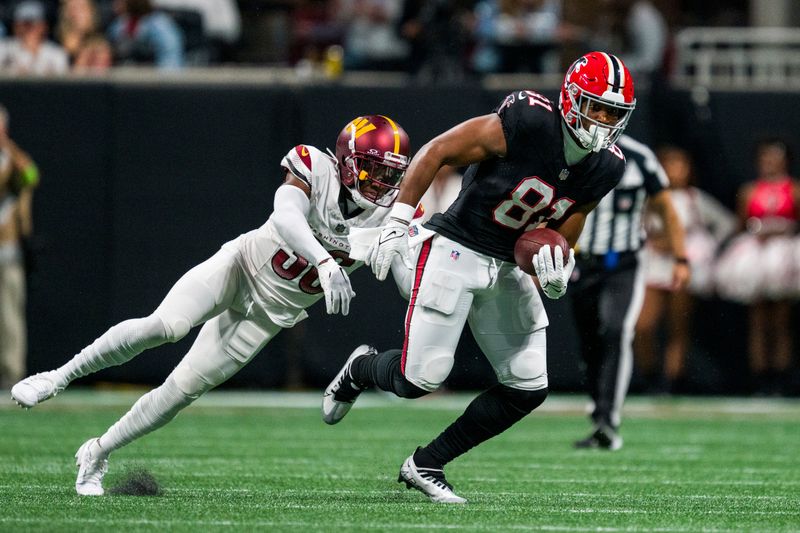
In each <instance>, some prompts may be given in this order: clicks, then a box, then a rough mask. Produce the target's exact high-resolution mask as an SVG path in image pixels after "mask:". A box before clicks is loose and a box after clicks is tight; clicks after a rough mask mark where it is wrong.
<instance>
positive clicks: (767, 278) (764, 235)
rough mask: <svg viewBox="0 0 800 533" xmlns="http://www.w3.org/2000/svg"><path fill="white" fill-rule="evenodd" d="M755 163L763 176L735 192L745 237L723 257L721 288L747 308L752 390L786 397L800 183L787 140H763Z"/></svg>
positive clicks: (796, 294)
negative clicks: (791, 171) (793, 173)
mask: <svg viewBox="0 0 800 533" xmlns="http://www.w3.org/2000/svg"><path fill="white" fill-rule="evenodd" d="M755 159H756V170H757V173H758V175H757V178H756V179H755V180H754V181H752V182H749V183H746V184H744V185H742V187H741V188H740V189H739V192H738V194H737V203H738V205H737V214H738V219H739V230H740V234H739V236H737V237H736V238H735V239H734V240H733V241H732V242H731V243H730V244H729V246H728V247H727V248H726V249H725V252H724V253H723V255H722V257H721V258H720V261H719V265H718V266H717V269H716V275H717V285H718V291H719V292H720V294H721V295H722V296H723V297H726V298H729V299H732V300H735V301H738V302H740V303H744V304H747V305H748V319H749V339H748V354H749V355H748V363H749V366H750V373H751V376H750V377H751V380H752V383H751V390H752V392H754V393H757V394H781V393H784V392H787V391H786V388H787V387H788V386H789V384H790V382H789V380H790V375H789V373H790V371H791V364H792V350H793V343H792V335H793V333H794V329H796V328H795V327H793V326H792V324H795V325H796V324H797V322H792V320H791V313H792V303H793V302H796V301H797V299H798V298H800V279H798V278H799V277H800V271H799V270H798V268H797V266H798V264H800V258H798V256H799V255H800V242H799V241H800V237H798V236H797V231H798V227H799V224H800V181H798V180H797V179H795V178H793V177H791V176H790V175H789V164H790V160H791V152H790V150H789V146H788V145H787V144H786V142H785V141H783V140H782V139H778V138H769V139H765V140H762V141H760V142H759V143H758V145H757V147H756V156H755Z"/></svg>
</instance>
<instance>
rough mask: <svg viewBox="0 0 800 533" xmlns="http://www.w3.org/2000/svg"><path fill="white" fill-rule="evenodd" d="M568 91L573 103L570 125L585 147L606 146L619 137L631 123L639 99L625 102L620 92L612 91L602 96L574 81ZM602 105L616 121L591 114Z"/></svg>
mask: <svg viewBox="0 0 800 533" xmlns="http://www.w3.org/2000/svg"><path fill="white" fill-rule="evenodd" d="M566 92H567V94H568V96H569V100H570V104H571V105H570V110H569V112H568V113H567V114H566V116H565V119H566V120H565V122H566V124H567V127H568V128H569V129H570V131H572V133H574V134H575V137H576V138H577V139H578V142H580V143H581V145H582V146H583V147H584V148H586V149H589V150H592V151H593V152H599V151H600V150H603V149H606V148H608V147H609V146H611V145H612V144H614V143H615V142H616V141H617V139H619V136H620V135H622V132H623V131H625V127H626V126H627V125H628V120H630V117H631V111H633V108H634V107H635V106H636V101H635V100H634V102H633V103H630V104H628V103H625V102H624V101H621V100H622V99H621V98H620V97H619V95H618V94H616V93H612V92H608V93H605V94H604V95H603V96H598V95H595V94H592V93H590V92H588V91H586V90H585V89H581V88H580V87H579V86H578V85H577V84H574V83H573V84H571V85H570V86H569V87H568V89H567V91H566ZM576 96H577V97H576ZM601 109H602V110H605V112H606V114H607V115H609V116H610V117H611V118H612V119H613V122H610V123H606V122H601V121H599V120H597V119H594V118H592V117H591V116H590V113H592V112H596V111H600V110H601Z"/></svg>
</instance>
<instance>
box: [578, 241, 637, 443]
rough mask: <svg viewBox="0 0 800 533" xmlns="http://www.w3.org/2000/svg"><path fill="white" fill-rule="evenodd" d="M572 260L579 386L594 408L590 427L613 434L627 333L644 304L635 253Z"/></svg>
mask: <svg viewBox="0 0 800 533" xmlns="http://www.w3.org/2000/svg"><path fill="white" fill-rule="evenodd" d="M614 259H615V260H614V262H613V263H612V262H609V261H607V259H606V258H605V257H604V256H595V255H590V256H580V257H578V258H577V259H576V267H575V272H577V279H575V278H573V281H572V282H571V283H570V287H569V291H568V294H570V295H571V303H572V311H573V314H574V317H575V326H576V329H577V332H578V337H579V341H580V347H581V357H582V359H583V363H584V370H585V375H584V378H585V385H586V387H587V389H588V392H589V395H590V396H591V399H592V401H593V403H594V407H593V409H592V413H591V418H592V421H593V422H594V423H595V425H601V424H603V425H608V426H610V427H611V428H613V429H614V430H616V429H618V428H619V425H620V423H621V416H620V415H621V410H622V404H623V402H624V400H625V395H626V394H627V392H628V385H629V384H630V379H631V374H632V372H633V334H634V328H635V326H636V320H637V319H638V317H639V312H640V311H641V308H642V302H643V300H644V278H643V276H642V273H641V272H640V268H639V261H638V258H637V255H636V253H635V252H628V253H623V254H619V256H616V257H615V258H614Z"/></svg>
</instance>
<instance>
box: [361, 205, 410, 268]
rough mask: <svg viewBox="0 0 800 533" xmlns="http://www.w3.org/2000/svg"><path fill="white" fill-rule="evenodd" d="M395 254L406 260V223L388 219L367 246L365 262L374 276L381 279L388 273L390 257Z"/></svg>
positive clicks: (390, 264) (390, 263)
mask: <svg viewBox="0 0 800 533" xmlns="http://www.w3.org/2000/svg"><path fill="white" fill-rule="evenodd" d="M396 254H399V255H400V257H401V259H403V260H404V261H406V262H407V261H408V224H406V223H403V222H402V221H399V220H394V219H389V223H388V224H386V227H384V228H383V230H382V231H381V233H380V235H378V239H377V240H376V241H375V242H373V243H372V246H370V247H369V250H368V251H367V260H366V263H367V264H368V265H369V266H370V268H372V272H373V273H374V274H375V277H376V278H378V279H379V280H381V281H383V280H385V279H386V276H387V275H388V274H389V268H390V267H391V266H392V258H393V257H394V256H395V255H396Z"/></svg>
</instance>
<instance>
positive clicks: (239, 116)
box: [0, 79, 800, 392]
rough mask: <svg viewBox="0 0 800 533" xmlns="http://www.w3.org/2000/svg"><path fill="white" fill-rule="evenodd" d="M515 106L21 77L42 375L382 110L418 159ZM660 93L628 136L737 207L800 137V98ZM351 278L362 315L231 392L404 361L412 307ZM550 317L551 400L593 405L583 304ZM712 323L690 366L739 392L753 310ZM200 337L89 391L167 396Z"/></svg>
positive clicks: (13, 104)
mask: <svg viewBox="0 0 800 533" xmlns="http://www.w3.org/2000/svg"><path fill="white" fill-rule="evenodd" d="M510 89H513V88H510ZM506 92H507V91H505V90H486V89H484V88H482V87H481V86H479V85H474V86H472V85H466V86H452V87H450V86H446V87H416V86H414V87H409V88H404V89H397V88H389V87H360V88H355V87H344V86H338V85H310V86H293V85H260V84H235V83H231V84H218V83H208V84H197V83H185V84H182V83H169V84H162V85H159V84H148V83H124V82H117V81H113V80H107V81H104V80H97V81H87V80H82V81H78V82H75V81H41V80H8V79H6V80H5V81H3V82H2V83H0V102H2V103H3V104H4V105H5V106H6V107H7V108H8V109H9V111H10V115H11V124H10V129H11V134H12V137H13V138H14V139H15V140H16V141H17V142H18V143H19V144H20V145H21V146H22V147H23V148H24V149H25V150H27V151H28V152H29V153H30V154H32V156H33V158H34V159H35V160H36V162H37V163H38V165H39V167H40V170H41V176H42V181H41V186H40V187H39V190H38V191H37V193H36V198H35V217H34V219H35V234H36V238H35V240H34V245H35V246H34V249H35V258H36V262H35V269H34V271H33V272H32V273H31V275H30V278H29V281H30V284H29V300H28V317H29V358H28V370H29V372H36V371H39V370H43V369H49V368H52V367H54V366H57V365H59V364H61V363H63V362H65V361H66V360H67V359H68V358H69V357H71V356H72V355H73V354H75V353H76V352H77V351H79V350H80V349H81V348H83V347H84V346H85V345H86V344H88V343H90V342H91V341H92V340H93V339H95V338H96V337H97V336H98V335H100V334H101V333H102V332H103V331H105V329H107V328H108V327H110V326H111V325H113V324H115V323H117V322H119V321H121V320H123V319H126V318H132V317H137V316H143V315H147V314H149V313H150V312H151V311H152V310H153V309H154V308H155V307H156V306H157V305H158V303H159V302H160V300H161V298H162V297H163V296H164V295H165V294H166V292H167V291H168V290H169V288H170V287H171V285H172V284H173V283H174V282H175V280H177V278H178V277H179V276H180V275H181V274H183V273H184V272H185V271H186V270H188V269H189V268H191V267H192V266H194V265H195V264H197V263H199V262H200V261H202V260H204V259H205V258H207V257H209V256H210V255H211V254H213V253H214V252H215V251H216V250H217V249H218V248H219V246H220V245H222V244H223V243H224V242H225V241H227V240H229V239H232V238H234V237H236V236H237V235H239V234H240V233H243V232H245V231H248V230H250V229H252V228H255V227H257V226H259V225H260V224H262V223H263V222H264V221H265V220H266V218H267V216H268V215H269V213H270V212H271V211H272V194H273V192H274V190H275V189H276V188H277V186H278V185H279V184H280V183H281V180H282V173H281V170H280V168H279V162H280V159H281V157H282V156H283V155H284V154H285V153H286V152H287V151H288V150H289V149H290V148H291V147H293V146H294V145H296V144H300V143H305V144H311V145H314V146H317V147H320V148H325V147H330V148H333V144H334V141H335V138H336V135H337V134H338V132H339V129H340V128H341V127H342V126H343V125H344V124H345V123H346V122H347V121H348V120H350V119H352V118H353V117H355V116H357V115H359V114H369V113H380V114H386V115H389V116H391V117H392V118H394V119H396V120H397V121H398V122H399V123H401V124H402V125H403V126H404V127H405V129H406V130H407V131H408V132H409V134H410V136H411V140H412V150H413V151H416V150H417V149H418V148H419V147H420V145H421V144H423V143H424V142H425V141H427V140H429V139H430V138H432V137H433V136H435V135H436V134H438V133H440V132H442V131H444V130H446V129H447V128H449V127H451V126H453V125H455V124H457V123H458V122H459V121H461V120H463V119H466V118H469V117H471V116H475V115H479V114H483V113H488V112H490V111H491V110H492V109H493V107H494V106H496V105H497V104H498V103H499V102H500V101H501V100H502V98H503V96H504V95H505V94H506ZM542 92H543V93H545V94H547V95H548V96H550V97H554V96H556V94H557V93H556V92H555V91H554V90H546V91H542ZM652 94H653V97H652V99H648V98H646V97H645V98H641V97H640V99H639V109H637V111H636V113H635V115H634V118H633V120H632V121H631V124H630V126H629V132H630V133H631V134H633V135H635V136H636V137H638V138H640V139H642V140H644V141H646V142H651V143H655V142H667V141H669V142H673V143H678V144H684V145H686V146H687V147H689V148H690V149H691V150H692V151H693V152H694V154H695V157H696V158H697V160H698V165H699V167H700V176H699V177H700V183H701V185H703V186H705V187H706V188H707V189H708V190H710V192H712V193H713V194H715V195H716V196H717V197H719V198H720V199H722V200H723V201H724V202H725V203H727V204H729V205H731V203H732V201H733V198H734V192H735V190H736V187H737V186H738V184H739V183H741V182H742V181H743V180H745V179H747V178H748V177H749V176H750V175H751V174H752V173H751V159H752V158H751V153H752V151H751V148H752V143H753V140H754V138H755V137H754V136H755V135H756V134H758V133H762V132H764V133H766V132H769V133H772V134H782V135H785V136H787V137H788V138H789V140H790V141H792V142H794V141H796V140H797V139H796V138H794V137H793V136H794V135H795V134H796V133H795V132H797V131H800V127H798V126H800V118H798V117H797V115H796V113H794V114H792V115H787V114H785V113H786V112H787V110H792V109H797V108H798V107H800V106H798V104H800V95H799V94H796V93H791V94H786V93H775V94H758V95H755V94H746V93H721V94H711V95H710V101H709V104H708V105H705V106H698V105H695V104H693V103H692V99H691V98H690V95H689V94H688V93H685V92H681V91H671V90H668V89H664V88H660V90H659V91H653V93H652ZM781 113H784V114H783V115H781ZM795 146H796V144H795ZM353 278H354V279H353V284H354V288H355V291H356V293H357V294H358V296H357V297H356V299H355V300H354V302H353V306H352V308H351V312H350V316H349V317H346V318H344V317H340V316H336V317H328V316H327V315H325V311H324V305H322V306H320V305H317V306H315V307H314V308H313V309H311V311H310V315H311V317H310V318H309V319H308V320H307V321H305V322H304V323H302V324H300V325H299V326H298V327H296V328H294V329H293V330H289V331H285V332H283V333H282V334H281V335H279V336H278V338H276V339H275V341H273V342H272V343H271V344H269V345H268V346H267V347H266V348H265V350H264V351H263V353H262V354H261V355H260V356H259V357H257V358H256V359H255V361H254V362H253V363H251V364H250V365H249V366H248V367H247V368H246V369H245V370H243V371H242V372H241V373H240V374H239V375H238V376H235V377H234V378H233V379H232V380H231V381H230V382H229V385H230V386H259V387H289V388H294V387H311V388H319V387H322V386H324V385H325V384H326V383H327V381H328V380H329V379H330V378H331V377H332V376H333V375H334V374H335V373H336V371H337V370H338V368H339V366H340V364H341V362H342V361H343V360H344V358H345V356H346V354H348V353H349V352H350V351H351V350H352V348H354V347H355V346H356V345H358V344H361V343H363V342H368V343H371V344H375V345H376V346H378V347H379V348H380V349H387V348H390V347H397V346H398V345H399V344H400V342H401V339H402V324H403V315H404V312H405V301H404V300H402V299H401V298H400V297H399V295H398V293H397V291H396V288H395V287H394V285H393V283H391V282H390V281H387V282H386V283H378V282H377V281H375V280H374V278H373V276H372V275H371V273H370V272H369V271H368V270H367V269H362V270H360V271H358V272H357V273H356V274H355V275H354V276H353ZM547 304H548V309H549V312H550V318H551V326H550V328H549V330H548V337H549V356H548V364H549V373H550V382H551V387H552V389H553V390H578V389H579V388H580V367H579V357H578V355H577V350H576V344H575V340H574V331H573V330H572V326H571V320H570V318H569V313H568V311H569V308H568V305H569V304H568V302H566V301H558V302H547ZM699 311H700V312H698V313H697V315H696V323H697V324H696V331H697V336H696V337H695V339H694V342H693V347H692V354H691V355H690V362H689V364H690V369H691V370H694V371H695V372H693V375H694V378H695V379H697V380H699V383H700V385H701V386H704V387H706V390H708V391H709V392H730V391H736V390H737V388H738V387H740V386H741V381H742V373H743V369H744V368H745V366H744V365H745V362H744V356H745V355H744V352H743V350H742V348H741V347H742V346H744V337H743V336H744V331H745V328H744V318H743V310H742V309H741V308H740V307H739V306H735V305H732V304H728V303H724V302H719V301H716V300H711V301H706V302H701V303H700V310H699ZM195 334H196V332H193V333H191V334H190V335H189V336H188V337H187V338H186V339H184V340H182V341H180V342H178V343H176V344H174V345H165V346H163V347H160V348H157V349H154V350H150V351H148V352H145V353H144V354H142V355H141V356H139V357H138V358H137V359H135V360H134V361H131V362H130V363H128V364H126V365H124V366H122V367H117V368H111V369H107V370H105V371H103V372H101V373H99V374H97V375H95V376H93V377H91V378H86V379H85V380H84V383H89V382H93V381H114V382H126V383H159V382H161V381H162V380H163V378H164V377H165V376H166V375H167V373H168V372H169V371H170V370H171V369H172V368H173V367H174V366H175V365H176V364H177V363H178V361H179V359H180V357H181V356H182V354H183V353H185V351H186V350H187V349H188V346H189V343H190V342H191V341H192V340H193V339H194V336H195ZM491 381H492V376H491V369H490V368H489V367H488V365H487V364H486V363H485V361H483V359H482V357H481V356H480V354H479V353H478V351H477V348H476V346H475V344H474V341H473V340H472V339H471V336H470V335H469V333H466V334H465V335H464V338H463V341H462V348H461V350H460V352H459V354H458V359H457V363H456V367H455V370H454V373H453V375H452V377H451V380H450V386H451V387H453V388H476V387H481V386H483V385H486V384H488V383H490V382H491Z"/></svg>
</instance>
